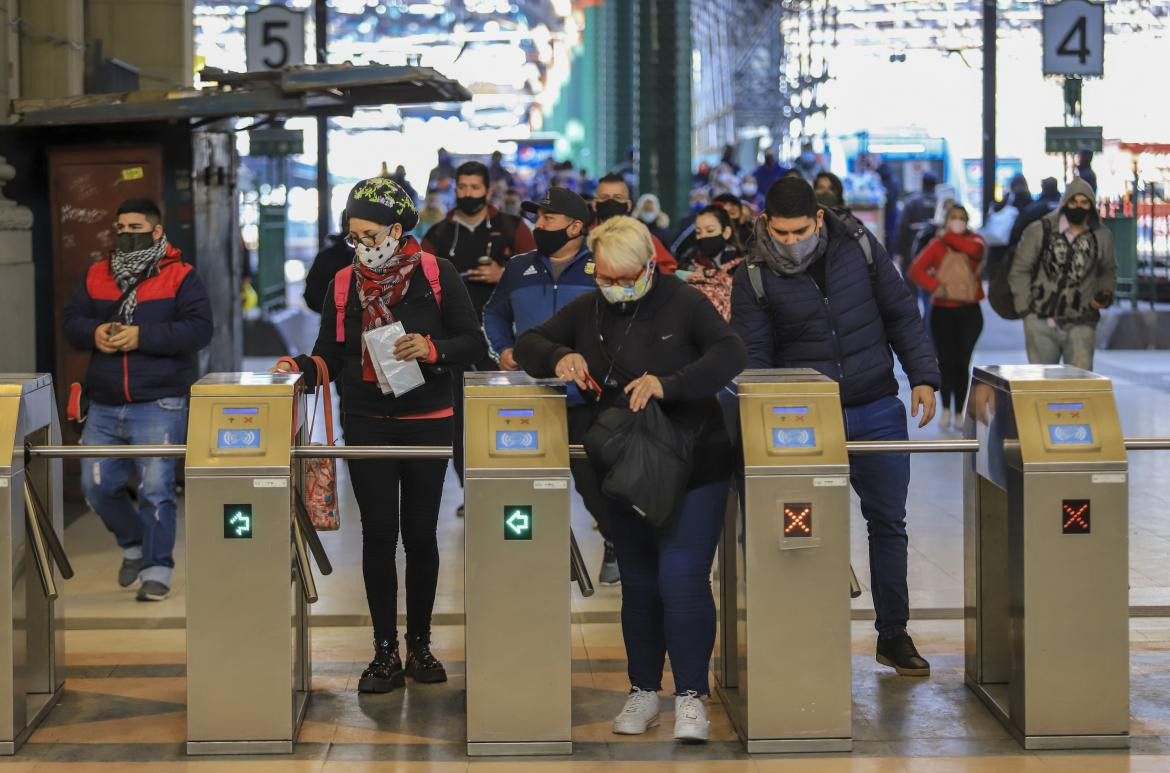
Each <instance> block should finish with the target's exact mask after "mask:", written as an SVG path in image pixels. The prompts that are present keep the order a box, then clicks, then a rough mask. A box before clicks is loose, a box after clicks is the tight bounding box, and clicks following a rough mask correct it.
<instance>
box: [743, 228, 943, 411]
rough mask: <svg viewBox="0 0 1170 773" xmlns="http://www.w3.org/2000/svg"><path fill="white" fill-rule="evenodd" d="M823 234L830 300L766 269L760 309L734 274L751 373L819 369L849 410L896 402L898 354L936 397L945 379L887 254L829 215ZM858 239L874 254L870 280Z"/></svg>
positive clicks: (915, 380) (811, 284)
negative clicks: (887, 399) (835, 384)
mask: <svg viewBox="0 0 1170 773" xmlns="http://www.w3.org/2000/svg"><path fill="white" fill-rule="evenodd" d="M825 226H826V229H827V233H828V237H829V247H828V250H827V251H826V253H825V257H824V258H823V259H824V260H825V261H826V263H825V293H824V294H822V293H821V289H820V288H819V287H818V286H817V284H816V282H815V281H813V278H812V277H811V276H809V275H808V274H807V272H806V273H801V274H797V275H796V276H781V275H779V274H776V273H775V272H773V271H772V270H770V269H769V268H768V267H767V265H761V267H760V273H761V275H762V276H763V280H764V293H765V296H766V303H765V304H763V305H762V304H760V303H759V302H757V300H756V296H755V292H754V291H753V290H752V286H751V281H750V280H749V278H748V272H747V271H737V272H736V274H735V281H734V282H733V284H732V292H731V324H732V327H734V328H735V331H736V332H737V333H739V335H740V337H741V338H742V339H743V341H744V343H745V344H747V348H748V367H749V368H813V369H815V370H818V371H820V372H821V373H823V374H825V375H826V376H828V377H829V378H832V379H834V380H835V381H837V382H838V383H840V385H841V401H842V403H843V404H844V405H862V404H864V403H869V402H872V401H874V400H877V399H879V398H882V397H886V396H888V395H896V394H898V382H897V380H896V378H895V377H894V353H895V352H896V353H897V355H898V359H899V360H901V362H902V368H903V370H905V371H906V375H907V376H909V378H910V384H911V385H912V386H918V385H920V384H927V385H930V386H932V387H935V388H936V389H937V388H938V385H939V383H940V381H941V379H940V377H939V369H938V360H937V358H936V357H935V353H934V347H933V346H931V344H930V340H929V339H928V338H927V337H926V328H925V327H924V326H923V324H922V317H921V315H920V314H919V312H918V304H917V302H916V301H915V299H914V298H913V296H911V295H910V292H909V290H908V289H907V288H906V283H905V282H904V281H903V280H902V277H901V275H900V274H899V273H898V270H897V269H896V268H894V264H893V262H891V260H890V257H889V255H887V254H886V251H885V249H883V248H882V246H881V245H880V244H879V243H878V242H877V240H876V239H875V238H874V237H873V235H872V234H870V233H869V232H868V231H865V230H864V229H863V228H861V227H860V226H859V225H857V224H856V222H855V221H854V222H853V223H851V224H847V223H846V222H845V221H843V220H842V219H840V218H839V217H838V216H836V215H835V214H833V213H832V212H830V211H828V210H826V211H825ZM851 228H859V229H861V230H860V232H855V231H853V230H851ZM859 233H860V238H863V239H869V241H870V244H871V246H872V251H873V260H874V266H873V272H874V273H873V274H872V275H871V271H870V268H869V266H867V264H866V260H865V253H864V252H862V249H861V245H860V243H859V242H858V240H857V238H856V237H857V236H858V234H859ZM749 260H751V261H762V259H761V258H758V257H755V256H753V257H752V258H750V259H749Z"/></svg>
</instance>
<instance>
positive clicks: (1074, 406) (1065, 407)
mask: <svg viewBox="0 0 1170 773" xmlns="http://www.w3.org/2000/svg"><path fill="white" fill-rule="evenodd" d="M1048 410H1050V411H1083V410H1085V404H1084V403H1049V404H1048Z"/></svg>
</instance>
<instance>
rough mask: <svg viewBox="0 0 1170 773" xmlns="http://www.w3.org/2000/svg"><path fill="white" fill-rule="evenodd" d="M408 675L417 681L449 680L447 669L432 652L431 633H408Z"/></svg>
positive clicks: (429, 682) (430, 682) (431, 682)
mask: <svg viewBox="0 0 1170 773" xmlns="http://www.w3.org/2000/svg"><path fill="white" fill-rule="evenodd" d="M406 675H407V676H409V677H410V678H411V679H413V680H414V681H416V682H423V683H425V684H433V683H435V682H445V681H447V671H446V670H445V669H444V668H443V664H442V663H440V662H439V659H438V658H436V657H435V656H434V655H432V654H431V635H430V633H429V632H427V633H424V634H409V633H408V634H407V635H406Z"/></svg>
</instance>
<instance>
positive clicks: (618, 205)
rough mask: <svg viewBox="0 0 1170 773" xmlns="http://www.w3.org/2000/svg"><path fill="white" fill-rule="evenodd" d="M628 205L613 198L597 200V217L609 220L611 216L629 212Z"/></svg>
mask: <svg viewBox="0 0 1170 773" xmlns="http://www.w3.org/2000/svg"><path fill="white" fill-rule="evenodd" d="M629 206H630V205H629V204H627V203H626V202H624V201H616V200H614V199H606V200H605V201H599V202H597V219H598V220H601V221H605V220H609V219H610V218H611V217H617V216H618V215H626V214H629V212H630V209H629Z"/></svg>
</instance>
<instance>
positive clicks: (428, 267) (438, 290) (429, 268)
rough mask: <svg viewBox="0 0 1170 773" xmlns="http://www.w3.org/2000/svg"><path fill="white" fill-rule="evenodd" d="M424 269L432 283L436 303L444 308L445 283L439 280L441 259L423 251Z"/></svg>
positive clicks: (424, 273)
mask: <svg viewBox="0 0 1170 773" xmlns="http://www.w3.org/2000/svg"><path fill="white" fill-rule="evenodd" d="M421 260H422V270H423V275H424V276H426V278H427V282H428V283H430V285H431V293H432V294H433V295H434V296H435V305H436V306H438V307H439V308H440V309H441V308H443V283H442V282H441V281H440V280H439V259H438V258H436V257H435V256H434V255H432V254H431V253H429V252H424V253H422V258H421Z"/></svg>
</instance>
